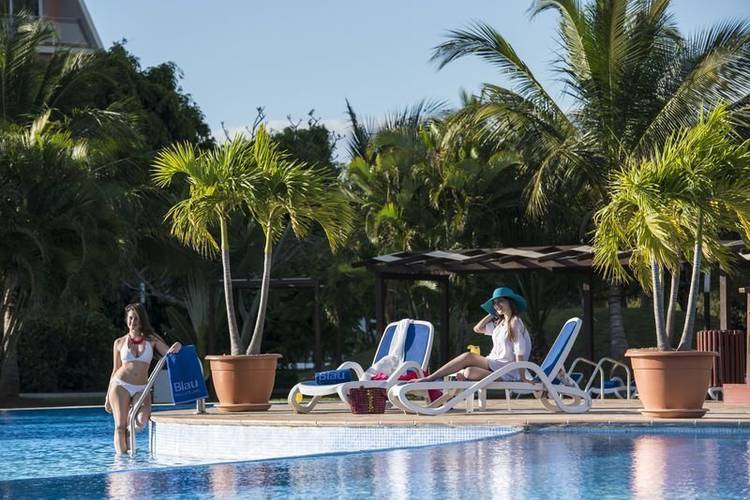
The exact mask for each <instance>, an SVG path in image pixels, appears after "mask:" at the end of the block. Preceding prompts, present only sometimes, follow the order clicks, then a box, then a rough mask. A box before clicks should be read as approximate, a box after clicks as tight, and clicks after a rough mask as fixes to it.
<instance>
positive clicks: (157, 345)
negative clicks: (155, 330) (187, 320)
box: [154, 335, 182, 356]
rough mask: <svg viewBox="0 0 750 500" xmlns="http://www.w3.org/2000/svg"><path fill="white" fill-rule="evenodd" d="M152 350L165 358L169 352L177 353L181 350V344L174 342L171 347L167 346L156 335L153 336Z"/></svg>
mask: <svg viewBox="0 0 750 500" xmlns="http://www.w3.org/2000/svg"><path fill="white" fill-rule="evenodd" d="M154 339H155V340H154V349H156V352H158V353H159V354H161V355H162V356H166V355H167V354H168V353H170V352H179V351H180V349H181V348H182V344H180V343H179V342H175V343H174V344H172V345H171V346H168V345H167V343H166V342H164V340H162V338H161V337H159V336H158V335H154Z"/></svg>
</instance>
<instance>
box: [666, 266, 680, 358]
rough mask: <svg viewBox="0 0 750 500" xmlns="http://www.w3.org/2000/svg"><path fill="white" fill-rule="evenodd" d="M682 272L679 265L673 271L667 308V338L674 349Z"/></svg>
mask: <svg viewBox="0 0 750 500" xmlns="http://www.w3.org/2000/svg"><path fill="white" fill-rule="evenodd" d="M681 271H682V265H680V264H678V265H677V267H676V268H675V269H673V270H672V283H671V284H670V286H669V305H668V308H667V338H668V339H669V346H670V347H672V342H673V341H674V312H675V309H676V308H677V291H678V289H679V287H680V273H681Z"/></svg>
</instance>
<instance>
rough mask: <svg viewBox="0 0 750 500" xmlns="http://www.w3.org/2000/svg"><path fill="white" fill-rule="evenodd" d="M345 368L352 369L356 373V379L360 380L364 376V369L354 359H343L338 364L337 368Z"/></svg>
mask: <svg viewBox="0 0 750 500" xmlns="http://www.w3.org/2000/svg"><path fill="white" fill-rule="evenodd" d="M346 368H348V369H350V370H354V373H356V374H357V379H358V380H362V379H363V378H364V377H365V371H364V370H363V369H362V366H361V365H360V364H359V363H357V362H356V361H344V362H343V363H341V364H340V365H339V367H338V368H337V370H344V369H346Z"/></svg>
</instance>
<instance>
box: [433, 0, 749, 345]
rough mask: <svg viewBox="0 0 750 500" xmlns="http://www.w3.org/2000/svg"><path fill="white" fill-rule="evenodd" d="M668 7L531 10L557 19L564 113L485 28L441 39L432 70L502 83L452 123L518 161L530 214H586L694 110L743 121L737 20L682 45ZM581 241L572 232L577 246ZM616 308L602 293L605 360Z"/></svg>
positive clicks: (623, 3)
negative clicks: (460, 63)
mask: <svg viewBox="0 0 750 500" xmlns="http://www.w3.org/2000/svg"><path fill="white" fill-rule="evenodd" d="M669 5H670V1H669V0H652V1H645V0H592V1H590V2H581V1H577V0H537V1H535V2H534V4H533V5H532V8H531V12H532V15H536V14H539V13H540V12H544V11H546V10H555V11H556V12H557V13H558V14H559V19H560V21H559V28H558V34H559V37H560V41H561V45H562V50H561V52H560V57H559V60H558V69H559V74H560V80H561V82H562V83H563V84H564V86H565V89H566V92H567V93H568V94H569V96H570V98H571V99H572V107H571V108H570V109H569V110H567V111H566V110H564V109H563V108H562V107H561V106H560V105H558V104H557V103H556V102H555V100H554V99H553V98H552V97H551V96H550V94H549V93H548V92H547V90H546V89H545V88H544V87H543V86H542V85H541V83H540V82H539V80H538V79H537V78H536V77H535V76H534V74H533V73H532V71H531V70H530V69H529V67H528V65H526V64H525V63H524V62H523V60H522V59H521V58H520V57H519V56H518V54H517V53H516V51H515V50H514V49H513V47H512V46H511V45H510V44H509V43H508V41H507V40H506V39H505V38H503V36H502V35H501V34H500V33H498V32H497V31H495V30H494V29H493V28H492V27H491V26H488V25H487V24H484V23H477V24H475V25H473V26H471V27H469V28H468V29H464V30H455V31H452V32H451V33H450V35H449V37H448V40H447V41H446V42H444V43H443V44H441V45H439V46H438V47H436V48H435V51H434V54H433V60H435V61H437V62H438V64H439V66H440V67H443V66H445V65H446V64H449V63H450V62H451V61H454V60H456V59H458V58H461V57H465V56H470V55H472V56H478V57H480V58H482V59H484V60H485V61H487V62H489V63H490V64H493V65H496V66H497V67H498V68H499V69H500V71H501V73H502V74H503V75H504V76H506V77H508V78H509V80H510V83H511V84H512V85H511V88H507V87H503V86H500V85H492V84H485V85H484V86H483V88H482V92H481V96H479V98H478V99H477V102H476V103H475V104H472V105H470V106H467V107H465V108H464V109H462V110H461V111H460V112H459V113H457V115H456V116H455V117H454V124H455V125H456V127H455V129H456V130H458V131H459V132H460V133H464V131H465V130H467V129H468V130H471V131H473V132H474V133H476V134H478V136H479V137H481V139H482V140H484V141H486V142H488V143H490V144H493V145H494V146H495V147H497V148H499V149H503V148H511V149H517V150H519V151H520V152H521V154H522V156H523V158H524V164H525V167H526V168H527V169H528V170H529V172H530V174H531V182H530V184H529V187H528V193H527V194H528V208H529V210H530V212H531V213H533V214H536V215H541V214H543V213H545V210H546V208H547V206H548V204H549V202H550V200H552V199H559V197H560V196H568V197H570V198H573V199H574V201H573V202H572V203H574V204H577V205H580V204H583V205H585V206H587V207H588V209H589V210H590V213H593V212H594V211H595V210H596V209H598V208H601V207H602V206H604V205H605V204H606V203H607V202H608V200H609V197H610V195H609V193H608V192H607V179H608V178H609V175H610V173H611V172H617V171H619V170H621V169H623V168H625V167H626V166H627V165H632V164H638V163H639V162H640V161H641V160H643V159H645V158H647V157H648V156H649V154H650V153H651V151H652V150H653V149H654V148H657V147H660V146H661V145H663V144H664V141H665V140H666V139H667V137H669V136H670V135H671V134H672V133H674V132H675V131H677V130H679V129H681V128H683V127H687V126H690V125H692V124H694V123H695V122H696V119H697V115H698V112H697V110H699V109H701V108H702V107H703V106H707V107H709V108H713V107H714V106H716V105H717V104H718V103H719V102H720V101H725V102H727V103H729V105H730V107H731V108H732V109H733V112H734V114H735V117H740V116H741V115H744V116H745V117H746V116H748V110H750V107H748V102H747V99H746V96H747V95H748V93H749V92H750V24H749V23H748V21H746V20H732V21H727V22H723V23H720V24H718V25H716V26H713V27H711V28H709V29H707V30H705V31H703V32H700V33H698V34H697V35H695V36H693V37H690V38H685V37H683V36H682V35H681V34H680V32H679V31H678V29H677V27H676V25H675V23H674V21H673V17H672V15H671V13H670V11H669ZM743 98H745V100H744V101H743ZM569 193H574V194H575V195H570V194H569ZM589 220H590V219H589V218H586V219H585V221H589ZM587 231H588V224H583V225H582V231H581V235H580V236H581V238H582V239H583V238H584V237H585V235H586V233H587ZM620 297H621V291H620V287H619V286H617V285H615V284H612V285H611V286H610V300H609V304H610V319H611V325H610V331H611V342H612V351H613V352H612V354H613V355H614V356H616V357H621V355H622V353H623V352H624V350H625V348H626V347H627V341H626V340H625V336H624V329H623V328H622V317H621V310H620Z"/></svg>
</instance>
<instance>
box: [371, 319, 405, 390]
mask: <svg viewBox="0 0 750 500" xmlns="http://www.w3.org/2000/svg"><path fill="white" fill-rule="evenodd" d="M411 324H412V320H410V319H402V320H401V321H399V322H398V324H397V325H396V331H395V332H394V333H393V339H392V340H391V345H390V346H389V348H388V354H386V355H385V356H383V357H382V358H380V359H379V360H378V361H377V362H376V363H375V364H374V365H372V366H371V367H370V368H368V369H367V371H366V372H365V380H370V378H372V376H373V375H375V374H376V373H385V374H386V375H390V374H391V373H393V372H394V371H396V368H398V366H399V365H400V364H401V363H402V362H403V360H404V346H405V344H406V334H407V333H408V332H409V325H411Z"/></svg>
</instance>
